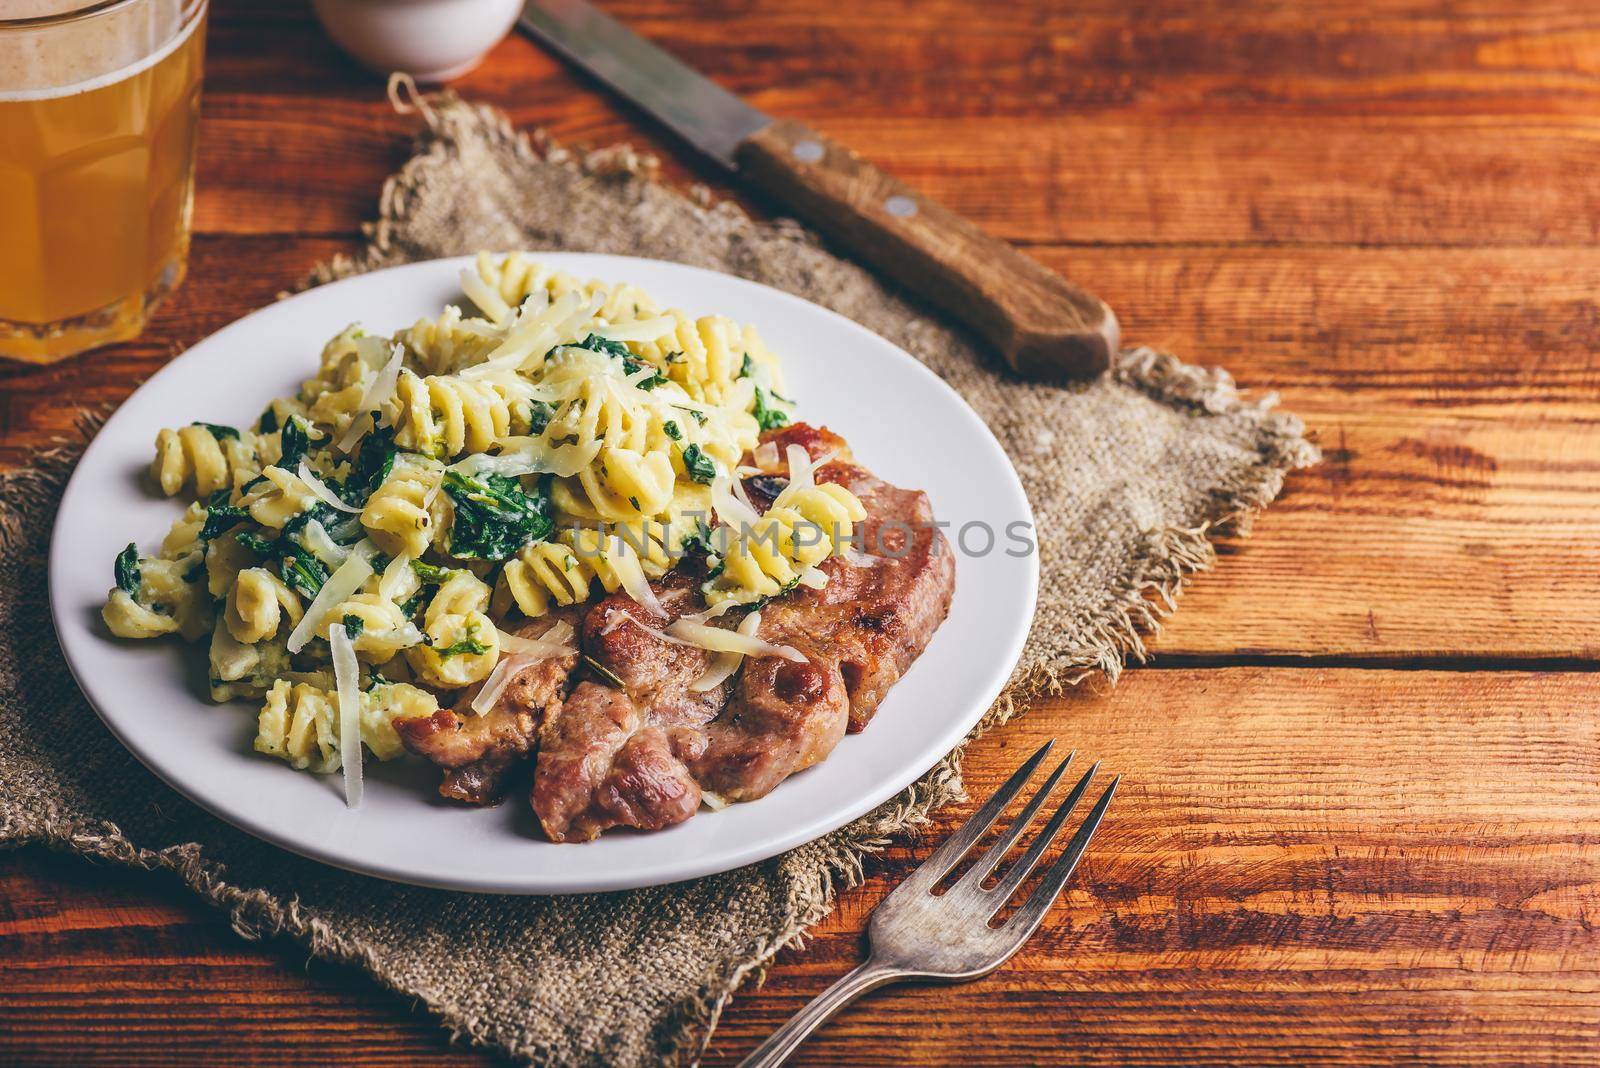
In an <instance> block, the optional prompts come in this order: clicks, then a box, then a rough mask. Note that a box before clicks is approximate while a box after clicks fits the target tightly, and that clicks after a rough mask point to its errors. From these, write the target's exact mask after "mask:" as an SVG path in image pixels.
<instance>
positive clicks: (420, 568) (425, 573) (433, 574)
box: [411, 560, 450, 585]
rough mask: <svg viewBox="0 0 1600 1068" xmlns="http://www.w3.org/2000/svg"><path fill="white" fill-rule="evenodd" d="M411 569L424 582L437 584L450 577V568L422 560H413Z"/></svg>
mask: <svg viewBox="0 0 1600 1068" xmlns="http://www.w3.org/2000/svg"><path fill="white" fill-rule="evenodd" d="M411 570H412V571H414V572H415V573H416V576H417V578H419V579H421V580H422V581H423V582H427V583H431V584H435V585H437V584H438V583H441V582H443V581H444V580H445V579H447V578H449V577H450V569H449V568H448V567H435V566H434V565H432V564H425V563H423V562H422V561H421V560H413V561H411Z"/></svg>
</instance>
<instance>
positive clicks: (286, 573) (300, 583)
mask: <svg viewBox="0 0 1600 1068" xmlns="http://www.w3.org/2000/svg"><path fill="white" fill-rule="evenodd" d="M275 544H276V545H277V546H278V551H279V552H281V553H282V554H283V555H282V556H280V557H279V558H278V574H280V575H282V576H283V581H284V583H285V584H286V585H288V587H289V588H290V589H291V590H294V591H295V592H296V593H298V594H300V596H302V597H304V598H306V599H307V600H310V599H312V598H315V597H316V595H317V594H318V592H320V591H321V589H322V584H323V583H324V582H327V581H328V569H327V568H326V567H323V566H322V561H321V560H318V559H317V558H316V557H315V556H312V555H311V553H309V552H307V551H306V550H305V549H302V548H301V547H300V546H298V545H296V544H295V543H294V542H292V541H290V540H289V539H288V538H279V539H278V540H277V542H276V543H275Z"/></svg>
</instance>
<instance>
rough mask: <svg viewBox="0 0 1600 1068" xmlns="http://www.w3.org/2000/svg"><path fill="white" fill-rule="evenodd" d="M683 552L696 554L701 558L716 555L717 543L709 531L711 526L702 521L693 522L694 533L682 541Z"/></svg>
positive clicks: (712, 533)
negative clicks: (701, 556)
mask: <svg viewBox="0 0 1600 1068" xmlns="http://www.w3.org/2000/svg"><path fill="white" fill-rule="evenodd" d="M683 551H684V552H685V553H691V552H698V553H700V554H701V555H703V556H715V555H716V554H717V541H716V534H715V532H714V531H712V529H711V524H710V523H707V522H706V521H705V520H704V519H696V520H695V521H694V531H693V532H692V533H690V534H688V535H686V536H685V537H684V539H683Z"/></svg>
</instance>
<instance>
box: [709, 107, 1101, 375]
mask: <svg viewBox="0 0 1600 1068" xmlns="http://www.w3.org/2000/svg"><path fill="white" fill-rule="evenodd" d="M735 161H736V162H737V163H738V166H739V171H740V173H741V174H743V175H745V176H747V177H748V178H749V179H750V180H751V181H752V182H753V183H754V184H755V185H756V186H757V187H759V188H760V189H762V190H763V191H764V192H766V193H768V194H769V195H771V196H773V197H775V198H776V199H777V200H779V201H780V202H782V204H783V205H784V207H786V208H788V209H789V210H790V211H793V212H794V213H795V214H796V215H798V216H800V217H801V218H802V219H804V220H805V221H806V222H808V223H810V224H811V225H812V226H814V227H816V228H817V229H818V230H820V231H822V232H823V233H824V234H826V235H827V236H828V237H829V238H831V239H832V240H833V241H835V242H836V243H838V244H839V245H841V246H843V247H844V248H845V249H847V250H848V251H849V252H851V253H852V254H854V255H855V256H857V257H858V258H860V259H862V260H865V261H866V262H867V263H869V264H871V265H872V266H874V267H876V268H877V269H878V270H880V271H882V272H883V273H884V274H886V275H888V276H889V277H890V278H892V279H893V280H894V281H896V282H898V283H899V284H900V285H902V286H904V287H905V288H907V289H908V290H911V291H912V292H913V293H915V294H916V295H917V296H919V297H921V298H922V299H923V300H924V301H925V302H926V303H928V304H929V305H931V306H932V307H934V308H938V309H943V310H947V311H949V312H950V313H951V314H952V315H954V316H955V317H956V318H957V319H960V320H961V321H962V322H963V323H965V324H966V325H967V326H968V327H970V328H971V329H972V330H973V331H975V332H976V333H977V334H978V335H979V337H981V338H982V339H983V340H984V341H986V342H988V343H989V344H990V345H992V346H993V347H994V348H995V349H997V350H999V352H1000V354H1001V355H1002V356H1004V357H1005V360H1006V362H1007V363H1008V364H1010V365H1011V367H1012V369H1013V370H1015V371H1016V372H1017V373H1018V374H1021V375H1023V376H1024V377H1027V378H1033V379H1040V380H1047V381H1048V380H1060V379H1067V378H1084V377H1088V376H1090V375H1094V374H1098V373H1099V372H1101V371H1103V370H1105V369H1106V367H1107V366H1108V365H1109V364H1110V362H1111V356H1112V354H1113V353H1114V352H1116V350H1117V343H1118V339H1119V331H1118V328H1117V317H1116V315H1115V314H1113V313H1112V311H1111V309H1110V308H1108V307H1106V305H1105V304H1104V303H1102V302H1101V301H1100V299H1099V298H1098V297H1095V296H1093V295H1092V294H1090V293H1088V292H1087V291H1085V290H1083V289H1080V288H1078V287H1077V286H1075V285H1073V284H1072V283H1071V282H1068V281H1067V280H1066V279H1064V278H1062V277H1061V276H1060V275H1058V274H1056V273H1055V272H1053V271H1051V270H1050V269H1048V268H1047V267H1045V266H1044V265H1043V264H1041V263H1040V262H1039V261H1038V260H1035V259H1033V258H1031V257H1029V256H1026V255H1024V254H1023V253H1021V252H1019V251H1018V250H1017V249H1015V248H1013V247H1012V246H1011V245H1008V244H1006V243H1005V242H1003V241H1000V240H998V239H997V238H994V237H990V236H989V235H988V234H986V233H984V232H983V231H982V230H980V229H978V228H977V227H976V226H974V225H973V224H972V223H970V222H968V221H967V220H965V219H963V218H961V217H960V216H959V215H956V214H955V213H954V212H952V211H950V210H949V209H947V208H944V207H942V206H941V205H939V204H937V203H935V202H934V201H932V200H929V199H928V198H927V197H924V196H921V195H919V194H918V193H917V192H916V191H915V190H913V189H911V188H910V187H909V186H906V185H904V184H903V183H901V182H898V181H896V180H895V179H893V178H891V177H889V176H888V175H886V174H884V173H883V172H882V171H880V170H878V169H877V168H876V167H874V166H873V165H872V164H870V163H868V162H866V161H865V160H863V159H861V158H860V157H859V156H857V155H856V154H855V153H854V152H852V151H850V150H849V149H847V148H845V147H844V146H842V145H839V144H836V143H835V142H833V141H830V140H828V139H827V138H826V137H823V136H822V135H821V134H819V133H817V132H816V131H815V130H812V129H811V128H809V127H807V126H806V125H804V124H803V123H798V122H792V121H789V120H786V119H779V120H776V121H774V122H773V123H772V125H770V126H768V127H766V128H765V129H763V130H761V131H760V132H758V133H756V134H754V135H752V136H751V137H749V138H748V139H746V140H745V141H744V143H742V144H741V145H740V146H739V148H738V150H737V152H736V153H735Z"/></svg>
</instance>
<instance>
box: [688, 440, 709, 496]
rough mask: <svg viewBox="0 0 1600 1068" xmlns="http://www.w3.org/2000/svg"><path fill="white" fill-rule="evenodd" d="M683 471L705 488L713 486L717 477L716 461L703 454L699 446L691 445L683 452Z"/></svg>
mask: <svg viewBox="0 0 1600 1068" xmlns="http://www.w3.org/2000/svg"><path fill="white" fill-rule="evenodd" d="M683 469H684V470H685V471H687V472H688V473H689V477H690V478H692V479H694V480H695V481H696V482H698V483H700V484H701V485H703V486H709V485H711V483H712V481H713V480H715V479H716V477H717V464H716V461H714V460H713V459H711V457H709V456H707V455H706V454H705V453H704V452H702V451H701V450H700V446H698V445H690V446H689V447H687V448H686V449H684V450H683Z"/></svg>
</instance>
